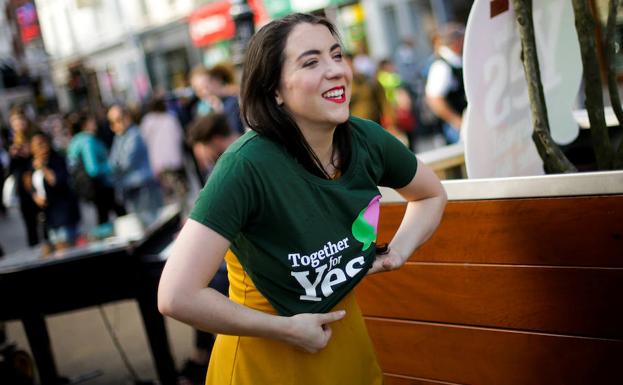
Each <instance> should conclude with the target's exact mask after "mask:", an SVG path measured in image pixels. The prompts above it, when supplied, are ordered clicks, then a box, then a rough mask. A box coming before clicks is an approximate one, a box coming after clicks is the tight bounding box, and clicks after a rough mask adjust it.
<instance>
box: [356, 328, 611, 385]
mask: <svg viewBox="0 0 623 385" xmlns="http://www.w3.org/2000/svg"><path fill="white" fill-rule="evenodd" d="M366 324H367V327H368V331H369V333H370V336H371V338H372V341H373V343H374V345H375V349H376V353H377V356H378V358H379V362H380V364H381V368H382V369H383V371H384V372H386V373H392V374H399V375H403V376H409V377H416V378H435V379H438V380H439V381H446V382H458V383H466V384H478V385H500V384H504V385H526V384H548V385H586V384H600V385H609V384H612V385H615V384H616V385H620V384H623V371H622V370H621V369H620V366H621V362H623V341H621V340H606V339H594V338H581V337H569V336H560V335H551V334H550V335H548V334H535V333H525V332H513V331H505V330H499V329H497V330H496V329H485V328H471V327H462V326H451V325H442V324H430V323H422V322H412V321H392V320H386V319H378V318H368V319H366Z"/></svg>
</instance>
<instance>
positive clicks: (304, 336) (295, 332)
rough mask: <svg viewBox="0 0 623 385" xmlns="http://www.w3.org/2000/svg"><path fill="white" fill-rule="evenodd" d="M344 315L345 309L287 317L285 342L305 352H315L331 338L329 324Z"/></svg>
mask: <svg viewBox="0 0 623 385" xmlns="http://www.w3.org/2000/svg"><path fill="white" fill-rule="evenodd" d="M345 315H346V311H345V310H338V311H333V312H331V313H314V314H311V313H304V314H297V315H294V316H292V317H290V319H289V321H290V325H289V327H288V330H287V337H286V342H288V343H290V344H292V345H294V346H296V347H298V348H301V349H303V350H305V351H306V352H309V353H316V352H318V351H320V350H321V349H323V348H324V347H325V346H327V344H328V343H329V339H331V326H329V324H330V323H332V322H335V321H339V320H341V319H342V318H344V316H345Z"/></svg>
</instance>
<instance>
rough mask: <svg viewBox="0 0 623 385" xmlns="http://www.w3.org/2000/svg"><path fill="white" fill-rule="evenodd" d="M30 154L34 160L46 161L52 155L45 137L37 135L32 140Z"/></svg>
mask: <svg viewBox="0 0 623 385" xmlns="http://www.w3.org/2000/svg"><path fill="white" fill-rule="evenodd" d="M30 152H31V153H32V156H33V158H42V159H45V158H47V157H48V155H50V146H49V145H48V142H47V141H46V140H45V139H44V138H43V137H41V136H39V135H35V136H33V138H32V139H31V140H30Z"/></svg>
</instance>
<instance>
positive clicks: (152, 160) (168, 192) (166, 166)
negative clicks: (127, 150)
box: [141, 97, 188, 205]
mask: <svg viewBox="0 0 623 385" xmlns="http://www.w3.org/2000/svg"><path fill="white" fill-rule="evenodd" d="M141 135H142V136H143V140H144V141H145V145H146V146H147V152H148V154H149V164H150V167H151V170H152V172H153V173H154V175H155V177H156V179H157V180H158V182H159V183H160V187H161V188H162V193H163V196H164V200H165V202H167V203H171V202H178V203H180V204H182V205H183V204H184V203H185V201H186V194H188V182H187V178H186V171H185V170H184V157H183V146H184V143H183V140H184V139H183V138H184V133H183V131H182V126H181V125H180V123H179V121H178V119H177V118H176V117H175V116H173V115H172V114H171V113H169V112H168V111H167V109H166V104H165V101H164V98H162V97H155V98H154V99H153V100H152V101H151V103H150V104H149V108H148V112H147V114H145V116H144V117H143V119H142V120H141Z"/></svg>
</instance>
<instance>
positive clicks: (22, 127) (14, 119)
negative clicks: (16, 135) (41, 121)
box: [9, 115, 28, 132]
mask: <svg viewBox="0 0 623 385" xmlns="http://www.w3.org/2000/svg"><path fill="white" fill-rule="evenodd" d="M9 124H10V125H11V129H12V130H13V132H24V131H26V128H27V127H28V122H27V121H26V119H25V118H24V117H23V116H20V115H13V116H11V118H10V119H9Z"/></svg>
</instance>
